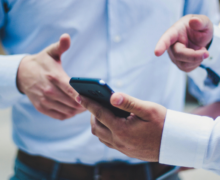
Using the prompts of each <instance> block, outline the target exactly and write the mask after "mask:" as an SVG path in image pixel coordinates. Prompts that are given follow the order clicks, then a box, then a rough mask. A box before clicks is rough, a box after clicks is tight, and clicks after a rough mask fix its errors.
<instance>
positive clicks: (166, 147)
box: [159, 110, 214, 168]
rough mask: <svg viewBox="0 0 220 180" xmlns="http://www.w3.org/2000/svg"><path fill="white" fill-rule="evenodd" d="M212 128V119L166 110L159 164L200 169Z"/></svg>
mask: <svg viewBox="0 0 220 180" xmlns="http://www.w3.org/2000/svg"><path fill="white" fill-rule="evenodd" d="M213 126H214V121H213V119H212V118H209V117H204V116H198V115H192V114H186V113H181V112H176V111H172V110H168V111H167V115H166V119H165V124H164V130H163V134H162V140H161V147H160V157H159V162H160V163H163V164H170V165H177V166H185V167H194V168H201V167H202V166H203V160H204V157H205V155H206V151H207V147H208V142H209V138H210V135H211V131H212V128H213Z"/></svg>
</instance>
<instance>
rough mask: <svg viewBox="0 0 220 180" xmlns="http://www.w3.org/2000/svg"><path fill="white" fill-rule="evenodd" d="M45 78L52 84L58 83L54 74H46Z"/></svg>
mask: <svg viewBox="0 0 220 180" xmlns="http://www.w3.org/2000/svg"><path fill="white" fill-rule="evenodd" d="M46 77H47V79H48V80H49V81H50V82H52V83H58V82H59V76H57V75H55V74H47V75H46Z"/></svg>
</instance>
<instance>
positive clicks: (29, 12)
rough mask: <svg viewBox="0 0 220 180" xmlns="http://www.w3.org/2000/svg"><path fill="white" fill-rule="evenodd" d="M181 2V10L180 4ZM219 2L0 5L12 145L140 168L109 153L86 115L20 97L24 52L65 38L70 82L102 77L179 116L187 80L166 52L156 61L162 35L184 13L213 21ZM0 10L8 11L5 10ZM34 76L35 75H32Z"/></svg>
mask: <svg viewBox="0 0 220 180" xmlns="http://www.w3.org/2000/svg"><path fill="white" fill-rule="evenodd" d="M185 2H186V4H185ZM217 3H218V1H217V0H193V1H191V0H190V1H184V0H135V1H134V0H65V1H60V0H32V1H27V0H0V27H1V34H0V35H1V40H2V43H3V46H4V49H5V51H6V52H7V53H8V54H9V55H7V56H0V107H1V108H5V107H9V106H12V107H13V108H12V120H13V139H14V142H15V143H16V145H17V146H18V148H19V149H21V150H23V151H25V152H27V153H30V154H33V155H41V156H44V157H47V158H51V159H54V160H57V161H61V162H69V163H84V164H95V163H97V162H101V161H113V160H121V161H126V162H129V163H140V162H142V161H139V160H137V159H132V158H129V157H127V156H126V155H123V154H122V153H120V152H118V151H116V150H113V149H109V148H108V147H106V146H105V145H104V144H102V143H100V142H99V140H98V138H97V137H95V136H93V135H92V134H91V127H90V113H89V112H84V113H82V114H79V115H76V116H75V117H72V118H70V119H68V120H65V121H59V120H56V119H53V118H50V117H48V116H46V115H43V114H41V113H40V112H38V111H37V110H36V109H35V107H34V106H33V105H32V104H31V102H30V101H29V99H28V97H27V96H25V95H22V94H20V93H19V92H18V90H17V87H16V73H17V68H18V65H19V62H20V60H21V59H22V58H23V57H24V56H25V54H34V53H38V52H40V51H41V50H42V49H43V48H45V47H47V46H48V45H50V44H51V43H54V42H56V41H58V40H59V37H60V35H61V34H62V33H69V34H70V36H71V41H72V42H71V47H70V49H69V50H68V51H67V52H65V53H64V54H63V56H62V65H63V68H64V70H65V72H66V73H67V74H68V75H69V76H70V77H90V78H92V77H94V78H102V79H104V80H105V81H106V82H107V83H108V84H109V85H110V86H111V88H112V89H113V90H115V91H116V92H124V93H126V94H129V95H131V96H134V97H136V98H138V99H142V100H147V101H153V102H156V103H159V104H161V105H163V106H165V107H167V108H169V109H173V110H178V111H181V110H182V109H183V105H184V95H185V74H184V73H183V72H181V71H180V70H179V69H178V68H177V67H176V66H175V65H174V64H173V63H172V62H171V61H170V59H169V57H168V55H167V54H165V55H163V56H162V57H160V58H157V57H155V55H154V48H155V46H156V43H157V42H158V40H159V38H160V37H161V35H162V34H163V33H164V32H165V31H166V30H167V29H168V28H169V27H170V26H171V25H173V24H174V23H175V22H176V21H177V20H179V18H180V17H181V16H182V15H183V12H184V13H185V14H188V13H192V14H195V13H196V14H205V15H207V16H209V17H210V18H211V19H212V20H213V21H214V22H218V8H217V7H218V4H217ZM4 7H7V8H5V9H4ZM33 71H35V69H33Z"/></svg>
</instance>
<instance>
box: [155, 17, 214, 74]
mask: <svg viewBox="0 0 220 180" xmlns="http://www.w3.org/2000/svg"><path fill="white" fill-rule="evenodd" d="M212 37H213V24H212V22H211V21H210V20H209V18H208V17H206V16H204V15H187V16H184V17H183V18H181V19H180V20H179V21H178V22H176V23H175V24H174V25H173V26H172V27H171V28H170V29H168V30H167V31H166V32H165V34H164V35H163V36H162V37H161V39H160V40H159V42H158V44H157V46H156V48H155V55H156V56H161V55H162V54H163V53H164V52H165V51H166V50H168V53H169V56H170V58H171V60H172V61H173V63H174V64H176V65H177V66H178V67H179V69H181V70H183V71H185V72H190V71H192V70H194V69H195V68H197V67H198V66H199V65H200V64H201V62H202V61H203V60H204V59H206V58H208V56H209V53H208V51H207V49H206V46H207V45H208V44H209V43H210V42H211V40H212Z"/></svg>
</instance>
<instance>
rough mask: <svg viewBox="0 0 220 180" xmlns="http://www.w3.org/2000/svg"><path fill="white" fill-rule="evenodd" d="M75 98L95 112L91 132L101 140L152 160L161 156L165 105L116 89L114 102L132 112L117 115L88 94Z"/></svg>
mask: <svg viewBox="0 0 220 180" xmlns="http://www.w3.org/2000/svg"><path fill="white" fill-rule="evenodd" d="M76 99H77V102H79V103H81V104H82V105H83V106H84V107H85V108H87V109H88V110H89V111H90V112H91V113H92V114H94V116H93V115H92V117H91V125H92V133H93V134H94V135H96V136H98V137H99V140H100V141H101V142H103V143H104V144H106V145H107V146H108V147H110V148H114V149H117V150H118V151H120V152H122V153H124V154H126V155H127V156H129V157H133V158H138V159H141V160H145V161H152V162H157V161H158V160H159V150H160V143H161V137H162V130H163V125H164V120H165V116H166V108H165V107H163V106H160V105H158V104H155V103H152V102H147V101H141V100H138V99H136V98H133V97H130V96H128V95H125V94H122V93H114V94H113V95H112V97H111V104H112V105H113V106H115V107H118V108H120V109H122V110H125V111H128V112H131V115H130V116H129V117H128V118H127V119H125V118H119V117H115V115H113V113H111V112H110V111H109V110H108V109H105V108H103V107H102V106H101V105H99V104H98V103H96V102H94V101H92V100H90V99H88V98H85V97H83V96H78V97H77V98H76Z"/></svg>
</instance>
